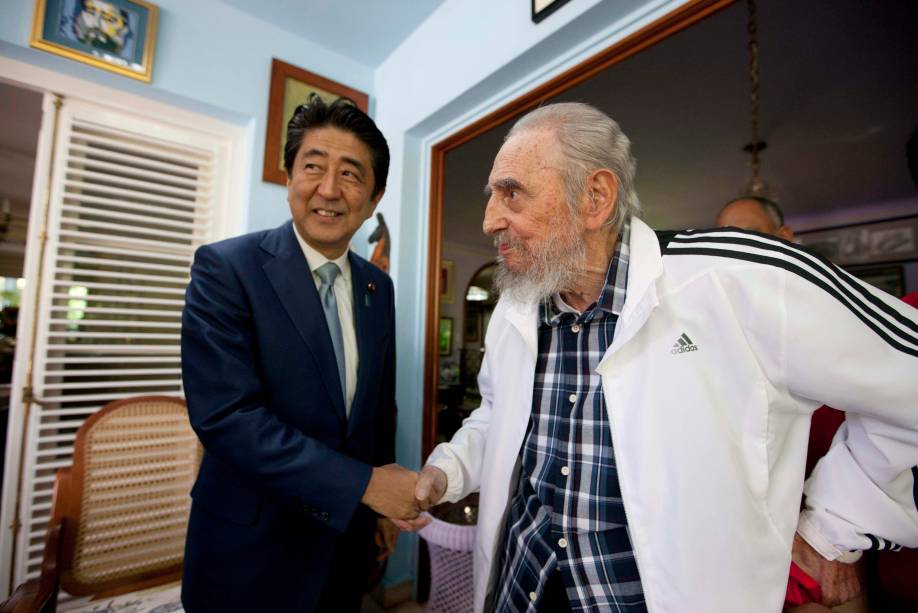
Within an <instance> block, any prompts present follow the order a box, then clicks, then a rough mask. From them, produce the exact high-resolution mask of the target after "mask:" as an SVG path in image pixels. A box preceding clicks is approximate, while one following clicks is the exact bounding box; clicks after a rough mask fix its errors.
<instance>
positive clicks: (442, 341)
mask: <svg viewBox="0 0 918 613" xmlns="http://www.w3.org/2000/svg"><path fill="white" fill-rule="evenodd" d="M437 338H438V339H439V343H438V344H439V346H440V355H444V356H445V355H450V354H451V353H452V352H453V318H452V317H441V318H440V329H439V335H438V337H437Z"/></svg>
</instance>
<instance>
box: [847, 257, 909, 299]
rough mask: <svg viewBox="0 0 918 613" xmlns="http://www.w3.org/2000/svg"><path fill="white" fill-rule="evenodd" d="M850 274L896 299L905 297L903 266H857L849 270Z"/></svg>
mask: <svg viewBox="0 0 918 613" xmlns="http://www.w3.org/2000/svg"><path fill="white" fill-rule="evenodd" d="M848 272H850V273H851V274H852V275H854V276H855V277H857V278H858V279H860V280H862V281H866V282H867V283H869V284H870V285H872V286H874V287H876V288H879V289H881V290H883V291H884V292H886V293H888V294H892V295H893V296H895V297H896V298H901V297H902V296H904V295H905V272H904V270H903V269H902V266H901V265H898V264H894V265H892V266H856V267H852V268H849V269H848Z"/></svg>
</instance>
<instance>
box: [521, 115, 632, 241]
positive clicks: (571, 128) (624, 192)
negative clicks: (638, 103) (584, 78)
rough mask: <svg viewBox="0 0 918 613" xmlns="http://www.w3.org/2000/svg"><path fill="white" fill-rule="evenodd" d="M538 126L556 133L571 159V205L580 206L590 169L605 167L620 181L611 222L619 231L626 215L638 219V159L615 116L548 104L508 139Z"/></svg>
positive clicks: (567, 170)
mask: <svg viewBox="0 0 918 613" xmlns="http://www.w3.org/2000/svg"><path fill="white" fill-rule="evenodd" d="M540 129H548V130H551V131H553V132H554V133H555V135H556V136H557V138H558V142H559V144H560V146H561V154H562V156H563V157H564V159H565V160H566V163H567V168H565V169H563V175H564V186H565V191H566V192H567V193H566V196H567V200H568V202H567V204H568V206H570V207H571V208H572V209H574V208H575V207H576V203H577V201H578V199H579V197H580V196H581V194H583V192H584V190H585V189H586V179H587V177H588V176H589V175H590V173H591V172H593V171H594V170H597V169H600V168H607V169H609V170H610V171H612V174H614V175H615V178H616V179H617V180H618V191H617V193H616V197H615V208H614V210H613V212H612V216H611V217H610V218H609V220H608V222H607V223H608V225H609V226H610V227H611V228H612V230H613V231H614V232H618V231H619V230H621V228H622V225H623V224H624V223H625V220H626V219H628V218H629V217H631V216H634V217H640V215H641V203H640V200H638V196H637V192H636V191H635V189H634V175H635V172H636V170H637V162H636V161H635V159H634V157H633V156H632V155H631V141H630V140H628V137H627V136H625V134H624V132H622V130H621V128H620V127H619V125H618V124H617V123H616V122H615V121H614V120H613V119H612V118H611V117H609V116H608V115H606V114H605V113H603V112H602V111H600V110H599V109H597V108H595V107H593V106H590V105H589V104H584V103H582V102H559V103H556V104H549V105H546V106H543V107H539V108H537V109H536V110H534V111H532V112H530V113H527V114H526V115H524V116H523V117H521V118H520V119H519V121H517V122H516V124H514V126H513V127H512V128H511V129H510V132H508V133H507V136H506V138H505V139H504V140H505V142H506V140H507V139H509V138H511V137H512V136H514V135H516V134H519V133H521V132H525V131H529V130H540Z"/></svg>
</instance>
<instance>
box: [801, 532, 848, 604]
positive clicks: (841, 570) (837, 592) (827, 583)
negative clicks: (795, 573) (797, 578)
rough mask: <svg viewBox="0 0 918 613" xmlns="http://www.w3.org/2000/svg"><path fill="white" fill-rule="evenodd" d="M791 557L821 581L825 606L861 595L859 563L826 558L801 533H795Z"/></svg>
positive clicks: (810, 574)
mask: <svg viewBox="0 0 918 613" xmlns="http://www.w3.org/2000/svg"><path fill="white" fill-rule="evenodd" d="M791 557H792V558H793V560H794V562H796V563H797V566H799V567H800V568H802V569H803V570H804V571H806V573H807V574H808V575H809V576H811V577H812V578H813V579H815V580H816V581H817V582H818V583H819V586H820V587H821V588H822V604H824V605H825V606H827V607H834V606H836V605H840V604H842V603H844V602H848V601H849V600H851V599H853V598H857V597H858V596H860V595H861V592H862V591H863V590H862V587H861V579H860V575H859V572H858V566H857V564H845V563H844V562H836V561H834V560H826V559H825V558H824V557H822V556H821V555H819V552H818V551H816V550H815V549H813V548H812V547H811V546H810V544H809V543H807V542H806V541H805V540H803V539H802V538H801V537H800V535H799V534H795V535H794V547H793V550H792V552H791Z"/></svg>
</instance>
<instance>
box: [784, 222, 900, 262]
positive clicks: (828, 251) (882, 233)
mask: <svg viewBox="0 0 918 613" xmlns="http://www.w3.org/2000/svg"><path fill="white" fill-rule="evenodd" d="M796 234H797V241H798V242H800V244H802V245H806V246H807V247H808V248H809V249H811V250H812V251H815V252H816V253H818V254H820V255H822V256H823V257H825V258H826V259H828V260H830V261H832V262H834V263H835V264H838V265H839V266H856V265H860V264H881V263H884V262H905V261H909V260H916V259H918V215H913V216H909V217H900V218H896V219H886V220H882V221H874V222H870V223H862V224H852V225H848V226H836V227H832V228H826V229H822V230H807V231H805V232H797V233H796Z"/></svg>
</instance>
